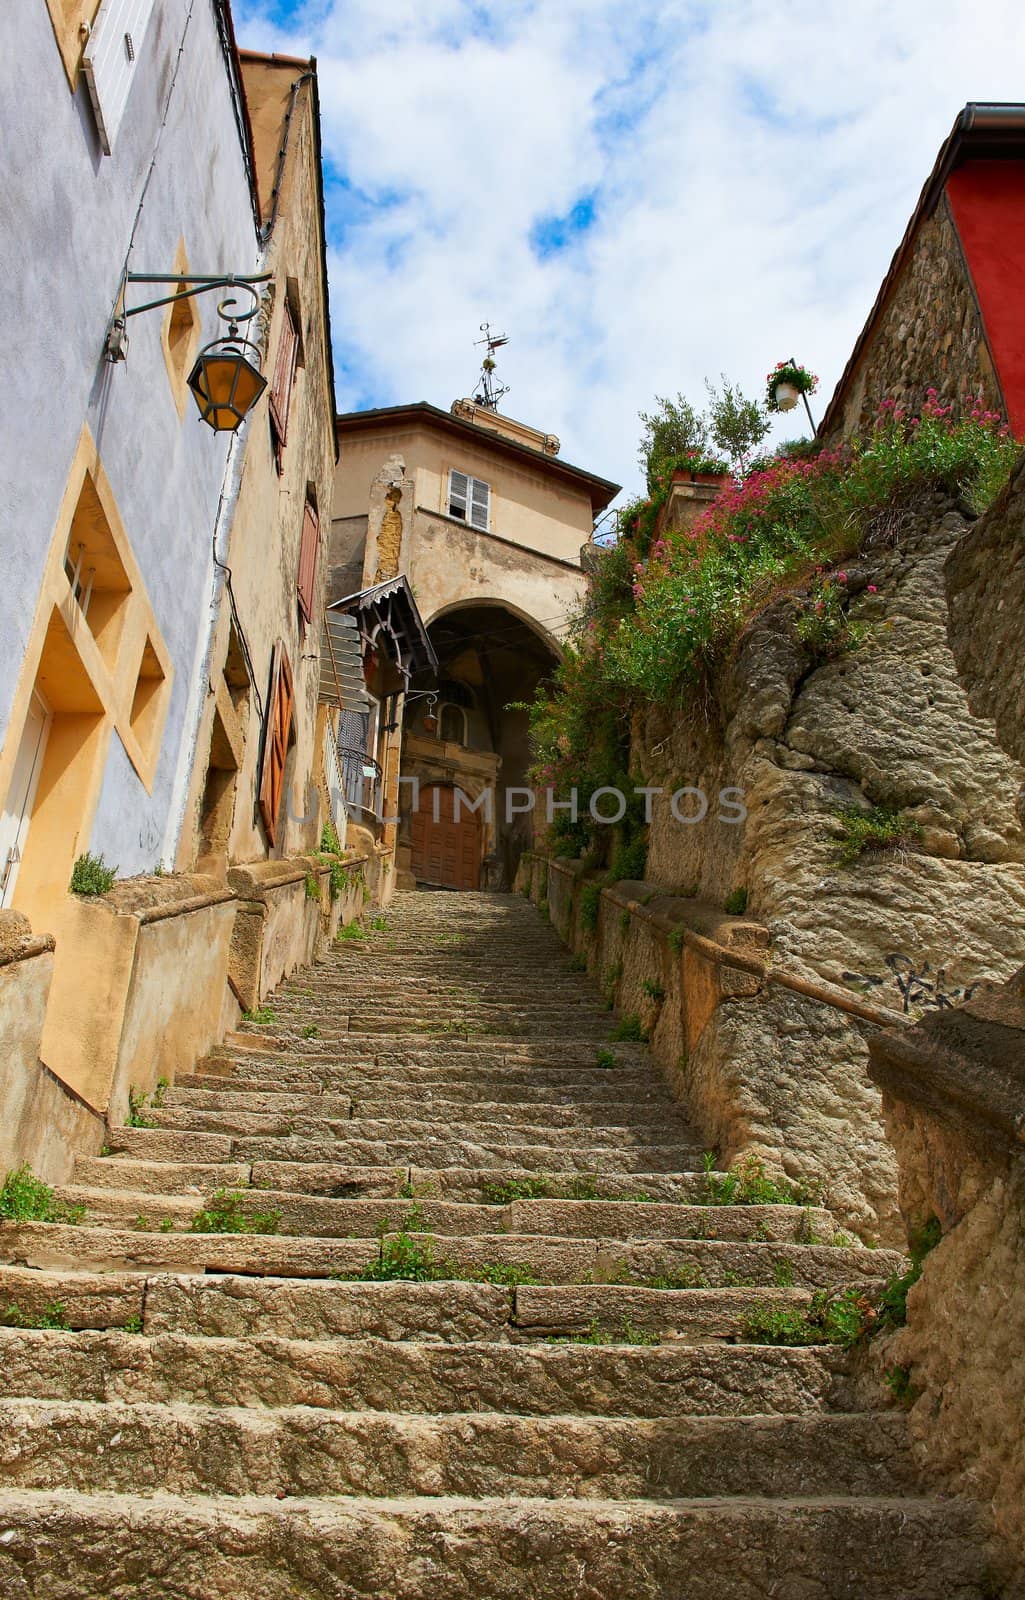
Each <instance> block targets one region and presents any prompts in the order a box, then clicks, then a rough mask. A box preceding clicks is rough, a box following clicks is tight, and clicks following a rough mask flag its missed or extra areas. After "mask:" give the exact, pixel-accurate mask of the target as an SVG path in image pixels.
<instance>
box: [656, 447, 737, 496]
mask: <svg viewBox="0 0 1025 1600" xmlns="http://www.w3.org/2000/svg"><path fill="white" fill-rule="evenodd" d="M732 476H733V474H732V472H731V471H730V464H729V462H728V461H726V460H724V459H723V457H722V456H712V455H705V454H704V453H703V452H702V451H700V450H688V451H687V453H686V455H682V456H677V458H676V460H675V461H674V462H673V470H672V478H671V481H672V482H673V483H688V482H690V483H710V484H714V485H715V486H716V487H717V488H720V489H721V488H722V487H723V485H724V484H727V483H729V482H730V479H731V478H732Z"/></svg>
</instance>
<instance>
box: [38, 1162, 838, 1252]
mask: <svg viewBox="0 0 1025 1600" xmlns="http://www.w3.org/2000/svg"><path fill="white" fill-rule="evenodd" d="M136 1165H137V1163H133V1162H124V1163H123V1164H122V1175H123V1178H124V1184H123V1187H121V1188H112V1187H111V1186H110V1185H109V1184H108V1185H106V1186H101V1187H99V1188H96V1187H92V1186H90V1185H86V1184H65V1185H63V1186H60V1187H58V1189H57V1190H56V1191H55V1192H56V1194H57V1198H58V1199H59V1200H61V1201H64V1202H66V1203H67V1204H69V1205H84V1206H85V1208H86V1217H87V1219H88V1222H89V1225H90V1226H91V1227H96V1226H97V1225H99V1224H103V1225H104V1226H113V1227H120V1228H131V1227H137V1228H139V1229H140V1230H145V1231H150V1232H152V1231H160V1228H161V1226H162V1225H165V1226H166V1225H167V1224H171V1223H173V1226H174V1230H181V1229H187V1228H188V1227H189V1225H190V1224H191V1223H192V1221H193V1219H194V1218H195V1216H196V1214H197V1212H198V1210H199V1209H200V1207H201V1206H203V1205H204V1204H205V1203H206V1202H207V1201H208V1200H210V1198H211V1191H210V1189H207V1190H206V1191H204V1192H202V1193H198V1194H197V1193H195V1192H193V1193H191V1194H187V1195H183V1194H180V1193H173V1192H170V1191H168V1192H166V1193H162V1194H161V1193H154V1192H152V1191H148V1190H135V1189H133V1188H132V1187H131V1179H132V1176H133V1168H134V1166H136ZM109 1166H110V1163H109V1161H108V1162H107V1167H108V1170H109ZM171 1170H173V1169H171ZM233 1193H234V1194H235V1195H237V1196H238V1205H239V1208H240V1210H241V1211H242V1212H243V1213H244V1214H246V1215H248V1214H250V1213H252V1212H258V1211H263V1212H267V1211H273V1212H274V1213H275V1214H276V1215H277V1217H278V1219H279V1222H278V1228H277V1232H278V1233H279V1234H289V1235H303V1234H306V1235H310V1234H312V1235H316V1236H319V1237H321V1238H335V1239H352V1238H358V1239H368V1240H371V1239H375V1238H377V1237H379V1236H380V1234H381V1233H382V1232H387V1233H393V1232H395V1231H397V1230H399V1229H403V1228H406V1229H414V1230H416V1231H417V1232H419V1233H426V1232H430V1233H438V1234H444V1235H450V1236H465V1237H476V1238H485V1237H489V1236H495V1235H498V1236H502V1235H505V1234H510V1233H511V1234H536V1235H540V1236H542V1237H547V1238H561V1239H592V1240H594V1239H601V1240H603V1241H608V1240H613V1239H622V1240H634V1241H637V1242H650V1241H652V1240H657V1239H668V1240H683V1239H729V1240H746V1241H760V1242H763V1243H765V1242H769V1241H779V1242H788V1243H798V1244H814V1243H816V1242H820V1243H823V1244H830V1243H831V1242H832V1240H833V1238H834V1235H835V1233H836V1224H835V1222H834V1219H833V1217H832V1215H831V1213H830V1212H828V1211H823V1210H821V1209H817V1210H811V1209H809V1210H803V1209H801V1208H799V1207H797V1206H686V1205H673V1204H668V1205H667V1204H658V1203H654V1202H634V1203H630V1202H629V1201H616V1200H513V1201H511V1202H508V1203H506V1204H504V1205H496V1204H487V1203H486V1202H483V1201H481V1202H478V1203H476V1204H475V1203H473V1202H466V1201H445V1200H409V1199H405V1198H401V1197H398V1196H393V1197H392V1198H387V1199H344V1198H334V1197H314V1196H307V1195H297V1194H296V1193H295V1192H294V1191H293V1190H266V1189H259V1188H255V1189H254V1188H250V1187H248V1184H247V1186H245V1187H236V1188H235V1189H234V1191H233ZM168 1231H171V1230H170V1229H169V1230H168Z"/></svg>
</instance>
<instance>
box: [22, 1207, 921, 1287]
mask: <svg viewBox="0 0 1025 1600" xmlns="http://www.w3.org/2000/svg"><path fill="white" fill-rule="evenodd" d="M99 1192H100V1193H101V1194H103V1195H104V1196H105V1197H106V1196H107V1191H99ZM258 1198H259V1197H254V1200H253V1208H254V1209H257V1200H258ZM134 1204H135V1202H134V1201H130V1202H128V1204H127V1205H126V1207H125V1209H126V1211H131V1210H132V1208H133V1206H134ZM311 1204H315V1203H311ZM326 1204H328V1205H330V1202H326ZM189 1205H190V1202H188V1201H186V1202H185V1205H184V1206H183V1205H182V1202H181V1200H180V1199H168V1200H167V1201H166V1207H167V1209H168V1211H169V1213H170V1214H172V1215H173V1214H175V1213H176V1214H177V1215H178V1217H179V1219H180V1220H182V1221H183V1222H184V1221H185V1212H186V1210H187V1209H188V1207H189ZM152 1210H153V1218H152V1220H153V1223H154V1224H155V1226H154V1227H153V1229H152V1230H150V1229H145V1230H144V1229H141V1228H131V1227H123V1226H122V1227H118V1226H116V1225H114V1224H112V1225H110V1226H109V1227H108V1226H104V1225H103V1224H102V1223H100V1224H99V1225H97V1226H92V1225H91V1224H79V1225H76V1226H68V1225H66V1224H55V1223H46V1222H21V1223H6V1224H4V1225H3V1227H2V1228H0V1255H2V1258H3V1259H4V1260H5V1261H6V1262H7V1263H8V1264H10V1265H12V1266H26V1267H33V1266H38V1267H44V1268H55V1267H64V1266H67V1267H69V1268H73V1267H78V1266H92V1267H94V1268H96V1269H98V1270H107V1271H112V1270H128V1271H142V1272H149V1271H153V1272H168V1271H176V1272H228V1273H241V1272H248V1273H252V1274H254V1275H261V1276H266V1277H283V1276H291V1277H295V1278H323V1277H332V1276H333V1277H339V1276H347V1275H348V1276H358V1275H359V1274H360V1273H361V1272H363V1271H364V1270H366V1269H368V1268H369V1267H370V1266H371V1264H372V1263H374V1262H376V1261H377V1260H378V1258H379V1256H380V1252H381V1246H380V1245H379V1242H378V1240H377V1239H376V1238H374V1237H373V1236H371V1235H366V1236H364V1237H362V1238H359V1237H356V1238H353V1237H351V1236H350V1237H346V1238H339V1237H336V1236H332V1235H313V1234H300V1235H291V1234H288V1233H236V1232H231V1233H191V1232H174V1231H168V1232H162V1231H159V1223H160V1220H161V1217H160V1211H161V1207H160V1205H159V1204H157V1205H154V1206H153V1208H152ZM147 1220H150V1219H149V1218H148V1217H147ZM409 1238H410V1239H411V1240H412V1241H413V1243H414V1244H415V1245H416V1246H417V1248H418V1250H419V1252H420V1254H421V1255H422V1256H423V1257H424V1258H425V1259H426V1258H427V1257H428V1256H429V1257H430V1259H431V1261H432V1263H433V1267H434V1269H435V1271H436V1273H437V1276H438V1277H439V1278H441V1277H444V1278H445V1279H449V1278H470V1279H478V1278H485V1279H486V1278H487V1275H488V1272H489V1271H498V1270H502V1269H506V1270H508V1271H510V1272H513V1273H516V1272H520V1271H522V1272H523V1273H525V1274H529V1275H530V1276H532V1277H533V1278H534V1279H535V1281H536V1282H538V1283H543V1284H592V1283H598V1284H609V1283H617V1282H618V1283H624V1284H629V1285H638V1286H640V1287H644V1286H645V1285H646V1284H647V1283H648V1280H650V1279H659V1278H664V1277H670V1276H679V1275H681V1274H682V1275H683V1277H684V1280H687V1279H691V1280H693V1283H694V1285H695V1286H698V1287H705V1286H723V1287H726V1288H730V1287H752V1288H753V1287H765V1288H768V1287H771V1286H772V1285H779V1286H781V1287H790V1286H791V1285H797V1286H800V1287H802V1288H809V1289H820V1288H831V1287H834V1286H837V1285H840V1284H845V1283H851V1282H867V1283H876V1282H877V1281H878V1280H879V1279H880V1278H883V1277H885V1276H886V1275H887V1274H888V1273H890V1272H893V1271H895V1270H897V1269H898V1268H899V1267H900V1266H901V1264H902V1258H901V1257H900V1256H899V1255H898V1254H897V1253H896V1252H895V1251H883V1250H875V1251H873V1250H863V1249H856V1248H855V1249H850V1248H840V1249H832V1248H830V1247H828V1246H822V1245H810V1244H804V1245H802V1244H788V1243H786V1242H780V1243H775V1244H763V1243H751V1242H748V1241H745V1240H720V1239H660V1240H658V1241H657V1242H655V1243H652V1242H648V1241H643V1242H637V1241H635V1240H623V1239H618V1238H616V1239H601V1238H598V1239H595V1238H580V1239H578V1238H566V1239H564V1238H558V1237H552V1236H545V1235H539V1234H532V1233H530V1234H527V1233H517V1234H512V1233H495V1234H491V1235H488V1236H485V1237H479V1236H473V1235H471V1236H463V1235H459V1234H427V1233H411V1234H410V1235H409ZM394 1239H395V1235H393V1234H386V1235H384V1238H383V1244H384V1247H385V1248H387V1246H388V1244H389V1243H392V1242H393V1241H394ZM681 1287H682V1288H683V1289H684V1291H685V1292H690V1283H689V1282H686V1281H685V1282H684V1283H683V1284H682V1285H681ZM658 1292H666V1291H663V1290H660V1291H658Z"/></svg>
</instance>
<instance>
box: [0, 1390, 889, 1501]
mask: <svg viewBox="0 0 1025 1600" xmlns="http://www.w3.org/2000/svg"><path fill="white" fill-rule="evenodd" d="M918 1476H919V1475H918V1474H917V1473H916V1472H915V1470H914V1469H913V1467H912V1463H911V1457H910V1452H909V1451H908V1449H907V1420H906V1418H905V1416H904V1414H903V1413H902V1412H900V1411H896V1410H894V1411H890V1412H881V1413H875V1414H872V1413H861V1414H848V1415H843V1414H835V1415H832V1416H807V1415H805V1416H799V1417H786V1416H777V1417H671V1418H654V1419H643V1418H610V1417H577V1416H559V1417H515V1416H510V1415H507V1414H502V1413H488V1412H484V1413H474V1412H465V1413H463V1414H461V1415H458V1416H448V1417H427V1416H410V1415H408V1414H404V1413H396V1412H388V1411H384V1412H382V1411H323V1410H317V1409H315V1408H311V1407H308V1406H291V1407H281V1408H278V1409H277V1410H275V1411H270V1412H268V1411H263V1410H261V1411H254V1410H253V1409H252V1408H244V1407H239V1406H216V1407H213V1406H202V1405H194V1404H184V1403H180V1402H179V1403H176V1404H175V1405H174V1406H173V1407H171V1406H165V1405H153V1404H148V1403H146V1402H137V1401H134V1400H133V1401H131V1402H128V1403H126V1402H124V1401H106V1402H104V1403H102V1404H97V1403H96V1402H94V1401H89V1400H63V1401H44V1400H38V1399H28V1400H0V1489H2V1490H3V1491H4V1492H6V1491H8V1490H18V1489H47V1490H54V1489H71V1490H75V1491H76V1492H78V1493H87V1492H97V1491H105V1492H107V1493H114V1494H122V1495H127V1494H133V1495H145V1494H153V1493H156V1492H158V1491H159V1492H160V1493H161V1494H180V1495H195V1494H202V1495H227V1496H241V1495H276V1496H289V1497H292V1496H317V1497H322V1496H327V1495H375V1496H376V1495H381V1496H388V1495H403V1496H420V1495H423V1496H434V1495H466V1496H481V1497H484V1496H502V1497H506V1496H513V1495H515V1496H529V1497H545V1498H551V1499H561V1498H567V1499H574V1498H579V1499H588V1500H620V1501H622V1500H637V1499H648V1500H674V1499H702V1498H706V1497H715V1496H723V1495H738V1494H744V1493H745V1491H746V1490H747V1489H748V1488H749V1487H750V1485H751V1484H753V1483H755V1484H763V1485H771V1490H772V1495H773V1497H774V1498H775V1497H789V1496H795V1495H800V1496H811V1495H823V1494H832V1495H891V1494H895V1493H896V1494H899V1493H902V1492H912V1493H913V1492H914V1490H915V1488H916V1487H917V1486H918Z"/></svg>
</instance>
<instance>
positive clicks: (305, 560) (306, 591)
mask: <svg viewBox="0 0 1025 1600" xmlns="http://www.w3.org/2000/svg"><path fill="white" fill-rule="evenodd" d="M319 555H320V518H319V517H318V516H317V508H316V506H314V505H313V504H312V503H311V502H310V501H309V500H307V502H306V510H305V511H304V512H303V537H302V544H301V545H300V546H299V576H298V578H297V579H296V588H297V589H298V591H299V610H300V611H301V612H302V614H303V616H304V617H305V619H306V621H307V622H312V620H313V599H314V595H315V593H316V589H317V557H318V556H319Z"/></svg>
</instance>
